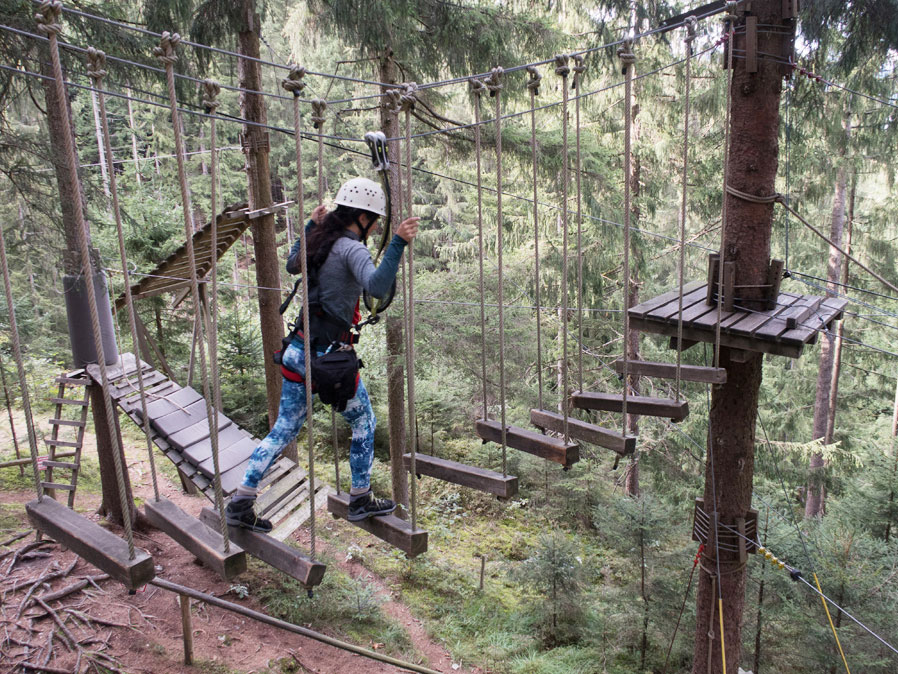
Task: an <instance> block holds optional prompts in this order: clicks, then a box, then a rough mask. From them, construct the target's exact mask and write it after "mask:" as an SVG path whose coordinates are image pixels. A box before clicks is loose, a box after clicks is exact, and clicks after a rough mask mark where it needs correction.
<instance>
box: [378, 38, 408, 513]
mask: <svg viewBox="0 0 898 674" xmlns="http://www.w3.org/2000/svg"><path fill="white" fill-rule="evenodd" d="M379 76H380V81H381V82H388V83H391V84H392V83H395V82H396V76H397V71H396V62H395V61H394V60H393V50H392V49H389V48H387V49H386V51H385V52H384V54H383V55H382V56H381V59H380V70H379ZM380 125H381V129H382V130H383V132H384V134H385V135H386V136H387V138H396V137H397V136H398V135H399V125H398V124H396V117H395V116H394V115H393V114H391V113H390V112H389V110H388V108H387V106H386V99H384V102H383V105H381V108H380ZM388 152H389V154H390V158H391V163H390V186H391V189H392V190H393V192H394V195H395V198H393V199H392V201H391V208H390V213H391V217H392V221H393V223H394V225H393V226H394V227H395V226H396V225H397V224H398V223H399V218H400V217H401V212H402V207H401V203H402V200H401V199H400V198H399V191H398V186H399V163H398V162H399V144H398V143H397V142H395V141H392V142H390V144H389V148H388ZM397 292H398V290H397ZM386 332H387V408H388V416H389V419H388V423H389V428H390V475H391V478H392V486H393V500H394V501H396V503H401V504H402V505H403V506H405V508H406V509H407V508H408V473H407V472H406V470H405V464H404V463H403V460H402V456H403V454H405V444H406V443H405V367H404V363H405V348H404V342H405V338H404V334H403V327H402V318H401V317H400V316H399V315H398V314H397V313H396V312H395V310H394V311H393V312H389V313H387V318H386Z"/></svg>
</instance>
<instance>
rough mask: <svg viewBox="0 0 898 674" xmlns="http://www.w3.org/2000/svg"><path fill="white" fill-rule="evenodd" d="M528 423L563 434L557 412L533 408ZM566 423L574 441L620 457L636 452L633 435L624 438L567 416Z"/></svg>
mask: <svg viewBox="0 0 898 674" xmlns="http://www.w3.org/2000/svg"><path fill="white" fill-rule="evenodd" d="M530 423H531V424H533V425H534V426H536V427H537V428H540V429H543V430H549V431H553V432H554V433H563V432H564V416H563V415H562V414H560V413H558V412H550V411H548V410H540V409H535V408H534V409H532V410H530ZM567 423H568V434H569V435H570V436H571V437H572V438H574V439H575V440H579V441H581V442H588V443H589V444H591V445H598V446H599V447H604V448H605V449H610V450H611V451H612V452H615V453H616V454H620V455H621V456H628V455H629V454H632V453H633V452H635V451H636V436H635V435H628V436H626V437H625V436H623V435H621V434H620V433H618V432H617V431H612V430H610V429H608V428H602V427H601V426H596V425H595V424H591V423H589V422H586V421H581V420H580V419H575V418H573V417H571V416H568V420H567Z"/></svg>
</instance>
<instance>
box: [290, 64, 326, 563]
mask: <svg viewBox="0 0 898 674" xmlns="http://www.w3.org/2000/svg"><path fill="white" fill-rule="evenodd" d="M305 75H306V69H305V68H303V67H301V66H293V67H292V68H291V69H290V73H289V74H288V75H287V77H285V78H284V80H283V81H282V82H281V86H283V87H284V89H286V90H287V91H289V92H291V93H292V94H293V129H294V131H295V133H294V134H293V140H294V145H295V148H294V149H295V151H296V206H297V213H298V214H299V215H298V217H297V221H296V224H297V227H298V228H299V260H300V262H299V268H300V274H301V275H302V318H301V320H302V343H303V349H304V350H305V361H304V367H305V373H306V374H305V377H304V380H305V381H304V384H305V388H306V440H307V442H308V455H309V467H310V468H311V467H312V466H313V465H314V463H315V444H314V436H313V433H312V430H313V429H312V417H313V404H312V403H313V400H312V395H313V394H312V343H311V335H310V331H309V321H310V320H311V319H310V316H309V274H308V265H309V261H308V258H307V257H306V256H307V243H308V242H307V238H306V227H305V222H304V219H305V204H306V202H305V193H304V190H303V182H302V176H303V172H302V118H301V117H300V114H299V103H300V95H301V94H302V92H303V90H304V89H305V86H306V83H305V80H304V79H303V78H305ZM334 450H335V451H334V481H335V482H336V483H337V484H336V488H337V493H338V494H339V493H340V455H339V454H338V453H337V451H336V448H334ZM313 479H314V478H313ZM312 486H314V485H313V484H312V483H311V482H310V490H309V493H310V504H311V505H310V507H309V531H310V532H311V533H310V545H309V549H310V551H311V554H312V558H313V559H314V558H315V491H314V489H312V488H311V487H312Z"/></svg>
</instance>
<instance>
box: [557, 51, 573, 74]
mask: <svg viewBox="0 0 898 674" xmlns="http://www.w3.org/2000/svg"><path fill="white" fill-rule="evenodd" d="M569 58H570V57H569V56H568V55H567V54H555V74H556V75H561V76H562V77H567V76H568V75H570V73H571V68H570V66H569V65H568V64H567V62H568V59H569Z"/></svg>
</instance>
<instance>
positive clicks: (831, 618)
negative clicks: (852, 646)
mask: <svg viewBox="0 0 898 674" xmlns="http://www.w3.org/2000/svg"><path fill="white" fill-rule="evenodd" d="M811 575H813V576H814V583H816V584H817V591H818V592H819V593H820V601H822V602H823V610H824V611H826V618H827V620H829V627H830V629H831V630H832V631H833V636H834V637H835V638H836V646H838V647H839V655H841V656H842V664H844V665H845V671H846V672H848V674H851V670H850V669H849V668H848V660H846V659H845V651H843V650H842V643H841V642H840V641H839V635H838V633H837V632H836V626H835V625H833V617H832V616H831V615H830V614H829V606H827V605H826V598H825V597H824V596H823V589H822V588H821V587H820V581H819V580H818V578H817V572H816V571H814V572H812V574H811Z"/></svg>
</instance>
